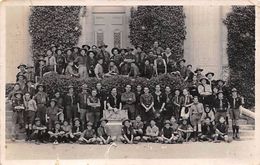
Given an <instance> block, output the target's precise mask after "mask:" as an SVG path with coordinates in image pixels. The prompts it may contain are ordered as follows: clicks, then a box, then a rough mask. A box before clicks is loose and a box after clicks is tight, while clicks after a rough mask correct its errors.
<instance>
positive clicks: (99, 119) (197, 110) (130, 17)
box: [3, 5, 256, 160]
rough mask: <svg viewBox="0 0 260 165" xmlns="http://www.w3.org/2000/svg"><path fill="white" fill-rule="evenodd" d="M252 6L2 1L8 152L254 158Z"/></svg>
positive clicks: (19, 155) (37, 156)
mask: <svg viewBox="0 0 260 165" xmlns="http://www.w3.org/2000/svg"><path fill="white" fill-rule="evenodd" d="M255 18H256V17H255V6H235V5H233V6H231V5H229V6H198V5H197V6H192V5H189V6H188V5H187V6H185V5H184V6H142V5H139V6H116V5H115V6H17V5H16V6H6V7H5V25H6V36H5V43H6V54H5V59H6V61H5V62H6V67H5V70H6V82H5V86H6V90H5V112H4V113H3V114H4V115H5V123H4V124H5V142H6V144H5V148H4V151H5V159H6V160H49V159H52V160H55V159H57V158H59V159H73V160H76V159H213V158H217V159H218V158H219V159H226V158H233V159H235V158H237V157H239V158H243V159H253V158H254V150H255V138H254V136H255Z"/></svg>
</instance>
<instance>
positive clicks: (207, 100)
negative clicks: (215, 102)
mask: <svg viewBox="0 0 260 165" xmlns="http://www.w3.org/2000/svg"><path fill="white" fill-rule="evenodd" d="M200 82H201V84H200V85H199V86H198V92H199V95H200V101H201V102H202V103H203V104H209V105H211V104H212V100H211V95H212V87H211V85H210V81H209V80H208V78H206V77H202V78H201V79H200Z"/></svg>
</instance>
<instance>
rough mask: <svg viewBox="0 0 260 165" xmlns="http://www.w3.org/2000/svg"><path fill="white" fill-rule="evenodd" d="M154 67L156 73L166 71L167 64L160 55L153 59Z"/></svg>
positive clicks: (159, 73) (164, 72)
mask: <svg viewBox="0 0 260 165" xmlns="http://www.w3.org/2000/svg"><path fill="white" fill-rule="evenodd" d="M154 67H155V72H156V75H161V74H166V73H167V65H166V62H165V60H164V59H163V58H162V56H161V55H160V56H159V57H158V58H157V59H156V60H155V61H154Z"/></svg>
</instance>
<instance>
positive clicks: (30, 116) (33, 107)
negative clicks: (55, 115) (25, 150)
mask: <svg viewBox="0 0 260 165" xmlns="http://www.w3.org/2000/svg"><path fill="white" fill-rule="evenodd" d="M25 97H30V94H29V93H26V94H25ZM24 106H25V113H24V122H25V129H26V135H27V137H26V140H29V137H30V134H31V133H32V125H33V123H34V118H35V115H36V111H37V104H36V101H35V100H34V99H31V98H30V99H29V100H27V99H26V98H25V99H24Z"/></svg>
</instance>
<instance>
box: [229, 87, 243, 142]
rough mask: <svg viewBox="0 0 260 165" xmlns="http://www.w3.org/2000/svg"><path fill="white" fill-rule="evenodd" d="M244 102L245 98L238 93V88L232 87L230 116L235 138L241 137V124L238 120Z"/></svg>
mask: <svg viewBox="0 0 260 165" xmlns="http://www.w3.org/2000/svg"><path fill="white" fill-rule="evenodd" d="M243 104H244V100H243V98H241V97H239V96H238V95H237V89H236V88H233V89H232V96H231V97H230V98H229V105H230V110H229V113H230V118H231V120H232V130H233V139H239V125H238V120H239V118H240V113H241V112H240V110H239V108H240V106H241V105H243Z"/></svg>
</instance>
